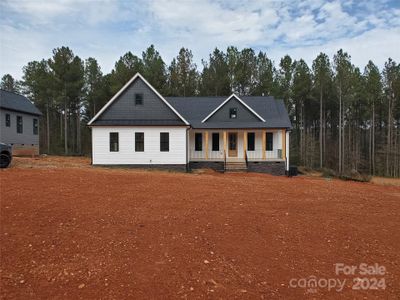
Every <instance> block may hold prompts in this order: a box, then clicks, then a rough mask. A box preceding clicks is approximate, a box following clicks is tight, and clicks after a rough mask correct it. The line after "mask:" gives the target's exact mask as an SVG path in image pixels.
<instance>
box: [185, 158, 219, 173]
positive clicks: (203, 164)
mask: <svg viewBox="0 0 400 300" xmlns="http://www.w3.org/2000/svg"><path fill="white" fill-rule="evenodd" d="M189 169H211V170H214V171H220V172H223V171H224V162H223V161H191V162H189Z"/></svg>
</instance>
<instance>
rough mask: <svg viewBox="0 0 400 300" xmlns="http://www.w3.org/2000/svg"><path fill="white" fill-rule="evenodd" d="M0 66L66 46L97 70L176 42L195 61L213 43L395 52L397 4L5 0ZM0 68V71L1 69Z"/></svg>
mask: <svg viewBox="0 0 400 300" xmlns="http://www.w3.org/2000/svg"><path fill="white" fill-rule="evenodd" d="M0 11H1V18H0V30H1V34H0V39H1V40H0V42H1V44H0V70H1V71H2V74H4V73H11V74H12V75H14V76H15V77H17V78H20V77H21V75H22V67H23V66H24V65H26V64H27V63H28V62H29V61H31V60H40V59H42V58H48V57H50V56H51V50H52V49H53V48H55V47H59V46H63V45H65V46H69V47H71V48H72V49H73V51H74V52H75V53H76V54H78V55H79V56H80V57H81V58H87V57H89V56H92V57H95V58H97V59H98V60H99V62H100V64H101V65H102V67H103V71H104V72H109V71H110V70H111V68H112V67H113V66H114V63H115V61H116V60H117V59H118V58H119V57H120V56H121V55H123V54H124V53H125V52H127V51H132V52H134V53H135V54H136V55H141V52H142V51H143V50H144V49H145V48H146V47H147V46H149V45H150V44H154V45H155V47H156V48H157V49H158V50H159V51H160V53H161V55H162V57H163V58H164V60H165V61H166V63H169V62H170V60H171V59H172V58H173V57H174V56H176V55H177V53H178V51H179V48H181V47H183V46H184V47H187V48H189V49H191V50H192V51H193V54H194V57H195V60H196V62H197V64H198V65H199V66H200V61H201V59H202V58H207V57H208V54H209V53H210V52H212V50H213V49H214V48H215V47H218V48H220V49H226V47H227V46H229V45H234V46H236V47H238V48H239V49H240V48H243V47H253V48H255V49H257V50H263V51H266V52H267V53H268V54H269V55H271V56H272V57H273V58H274V59H275V60H276V61H279V59H280V58H281V57H282V56H283V55H285V54H289V55H291V56H293V57H294V58H296V59H299V58H301V57H302V58H304V59H305V60H306V61H307V62H308V63H310V62H311V61H312V59H313V58H315V56H316V55H317V54H318V53H319V52H321V51H323V52H326V53H327V54H329V55H330V56H332V55H333V54H334V53H335V52H336V51H337V50H338V49H339V48H343V49H344V50H345V51H347V52H348V53H349V54H350V55H351V56H352V61H353V63H355V64H356V65H358V66H360V67H363V66H364V65H365V64H366V63H367V61H368V60H369V59H372V60H374V61H375V62H376V63H377V64H379V65H380V66H382V65H383V63H384V61H385V60H386V59H387V58H388V57H389V56H390V57H392V58H393V59H395V60H396V61H399V60H400V52H399V51H398V49H399V48H400V47H399V46H400V45H399V40H400V32H399V30H400V21H399V20H400V8H399V7H398V6H397V7H396V6H393V5H392V6H389V4H388V3H387V1H386V0H382V1H374V2H372V1H371V2H359V1H345V0H334V1H330V2H326V1H322V0H293V1H290V2H286V1H271V0H262V1H252V0H231V1H229V0H218V1H211V0H204V1H196V0H149V1H145V0H139V1H132V2H130V1H126V0H91V1H84V0H52V1H40V0H13V1H6V2H1V3H0ZM2 74H0V75H2Z"/></svg>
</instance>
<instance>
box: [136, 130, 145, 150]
mask: <svg viewBox="0 0 400 300" xmlns="http://www.w3.org/2000/svg"><path fill="white" fill-rule="evenodd" d="M135 151H136V152H144V132H135Z"/></svg>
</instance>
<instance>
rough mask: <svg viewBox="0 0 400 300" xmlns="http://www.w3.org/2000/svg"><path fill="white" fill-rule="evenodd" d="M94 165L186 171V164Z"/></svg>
mask: <svg viewBox="0 0 400 300" xmlns="http://www.w3.org/2000/svg"><path fill="white" fill-rule="evenodd" d="M92 166H94V167H104V168H122V169H123V168H125V169H143V170H165V171H180V172H186V171H187V168H186V164H172V165H171V164H170V165H163V164H151V165H150V164H143V165H138V164H132V165H105V164H92Z"/></svg>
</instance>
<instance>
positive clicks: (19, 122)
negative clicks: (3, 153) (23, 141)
mask: <svg viewBox="0 0 400 300" xmlns="http://www.w3.org/2000/svg"><path fill="white" fill-rule="evenodd" d="M22 132H23V123H22V117H21V116H17V133H22Z"/></svg>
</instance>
